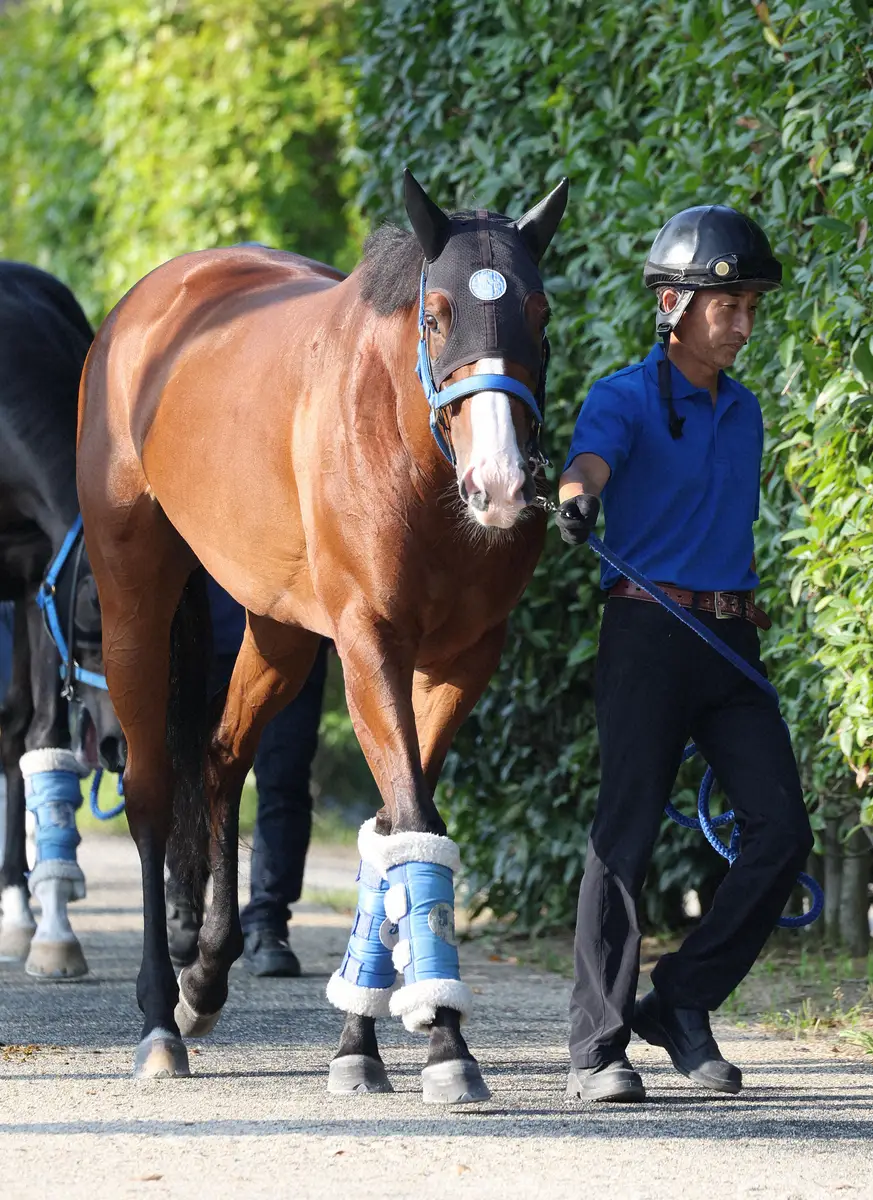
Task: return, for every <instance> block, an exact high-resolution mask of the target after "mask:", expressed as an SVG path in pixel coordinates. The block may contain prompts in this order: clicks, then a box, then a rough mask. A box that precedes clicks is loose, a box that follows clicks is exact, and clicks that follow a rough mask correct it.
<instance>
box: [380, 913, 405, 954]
mask: <svg viewBox="0 0 873 1200" xmlns="http://www.w3.org/2000/svg"><path fill="white" fill-rule="evenodd" d="M379 941H380V942H381V943H382V945H383V946H384V947H385V949H386V950H393V949H394V947H395V946H396V945H397V943H398V942H399V941H400V930H399V929H398V927H397V926H396V925H395V924H394V922H393V921H391V920H390V919H389V918H388V917H386V918H385V920H384V921H383V922H382V924H381V925H380V926H379Z"/></svg>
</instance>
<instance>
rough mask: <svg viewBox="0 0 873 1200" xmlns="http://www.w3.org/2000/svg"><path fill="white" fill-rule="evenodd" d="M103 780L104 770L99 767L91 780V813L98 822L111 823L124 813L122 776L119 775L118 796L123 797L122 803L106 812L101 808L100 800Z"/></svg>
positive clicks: (122, 798)
mask: <svg viewBox="0 0 873 1200" xmlns="http://www.w3.org/2000/svg"><path fill="white" fill-rule="evenodd" d="M102 779H103V768H102V767H98V768H97V770H96V771H95V772H94V777H93V779H92V780H91V794H90V797H89V799H90V802H91V813H92V815H93V816H95V817H96V818H97V820H98V821H111V820H112V818H113V817H117V816H118V815H119V814H120V813H123V812H124V786H123V784H122V779H121V776H120V775H119V776H118V794H119V796H121V802H120V803H119V804H116V805H115V807H114V808H107V809H105V810H104V809H102V808H101V807H100V799H99V793H100V783H101V780H102Z"/></svg>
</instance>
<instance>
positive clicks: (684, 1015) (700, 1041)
mask: <svg viewBox="0 0 873 1200" xmlns="http://www.w3.org/2000/svg"><path fill="white" fill-rule="evenodd" d="M631 1024H632V1028H633V1031H634V1033H635V1034H637V1036H638V1037H641V1038H642V1039H643V1040H644V1041H646V1042H649V1043H650V1045H652V1046H662V1047H663V1048H664V1049H665V1050H666V1051H667V1053H668V1054H669V1055H670V1059H671V1061H672V1063H673V1066H674V1067H675V1068H676V1070H677V1071H680V1072H681V1073H682V1074H683V1075H685V1076H686V1078H688V1079H692V1080H693V1081H694V1082H695V1083H699V1084H700V1085H701V1087H707V1088H712V1090H713V1091H716V1092H727V1093H729V1094H730V1095H732V1096H735V1095H736V1094H737V1092H739V1090H740V1089H741V1088H742V1086H743V1073H742V1071H741V1070H740V1068H739V1067H735V1066H734V1065H733V1063H729V1062H728V1061H727V1059H726V1058H725V1057H724V1055H723V1054H722V1052H721V1051H720V1050H719V1048H718V1045H717V1043H716V1040H715V1038H714V1037H713V1036H712V1029H711V1028H710V1025H709V1013H708V1012H707V1011H706V1010H705V1009H701V1008H673V1007H671V1005H669V1004H667V1003H665V1001H663V1000H662V999H661V998H660V997H659V995H658V993H657V992H655V991H651V992H649V994H648V995H647V996H644V997H643V998H642V1000H638V1001H637V1003H636V1007H635V1008H634V1019H633V1021H632V1023H631Z"/></svg>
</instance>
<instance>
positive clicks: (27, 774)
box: [21, 603, 88, 979]
mask: <svg viewBox="0 0 873 1200" xmlns="http://www.w3.org/2000/svg"><path fill="white" fill-rule="evenodd" d="M27 618H28V633H29V638H30V661H31V687H32V690H33V719H32V721H31V724H30V728H29V729H28V731H27V739H26V740H27V753H26V754H25V755H24V756H23V757H22V759H21V771H22V774H23V775H24V781H25V795H26V802H27V809H28V812H30V813H31V814H32V816H33V819H34V824H35V841H36V861H35V863H34V867H33V870H32V871H31V873H30V879H29V885H30V891H31V895H33V896H34V897H36V899H37V900H38V901H39V903H40V906H41V909H42V912H41V915H40V918H39V923H38V925H37V927H36V933H35V934H34V937H33V941H32V942H31V945H30V953H29V954H28V956H27V962H26V963H25V965H24V969H25V971H26V972H27V974H28V975H33V976H36V977H37V978H39V979H75V978H77V977H79V976H82V975H87V973H88V964H87V963H86V962H85V955H84V954H83V952H82V947H81V946H80V945H79V940H78V938H77V937H76V935H75V933H74V932H73V929H72V927H71V925H70V920H69V916H68V914H67V906H68V905H69V904H70V903H71V902H72V901H74V900H81V899H83V897H84V895H85V876H84V874H83V873H82V868H81V867H80V866H79V862H78V855H77V847H78V845H79V842H80V840H81V839H80V837H79V833H78V830H77V828H76V813H77V812H78V810H79V808H80V807H81V804H82V792H81V779H82V776H83V775H85V774H87V773H88V772H87V768H84V767H83V766H82V764H81V763H80V762H79V760H78V759H77V758H76V756H75V754H73V752H72V751H71V750H70V748H69V746H70V731H69V726H68V714H67V702H66V700H64V699H63V698H62V697H61V694H60V677H59V675H58V665H59V664H58V655H57V651H56V650H55V647H54V644H53V643H52V641H51V638H50V636H49V633H48V630H47V629H46V627H45V624H44V623H43V620H42V616H41V614H40V612H39V610H38V608H37V606H36V604H35V603H31V604H29V605H28V609H27Z"/></svg>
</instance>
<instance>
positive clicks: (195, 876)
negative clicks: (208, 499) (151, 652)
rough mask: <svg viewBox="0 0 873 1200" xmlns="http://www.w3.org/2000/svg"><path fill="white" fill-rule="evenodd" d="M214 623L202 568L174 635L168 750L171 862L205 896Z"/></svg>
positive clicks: (188, 589)
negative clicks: (171, 779) (171, 777)
mask: <svg viewBox="0 0 873 1200" xmlns="http://www.w3.org/2000/svg"><path fill="white" fill-rule="evenodd" d="M211 658H212V619H211V617H210V615H209V598H208V595H207V592H206V572H205V571H204V569H203V567H197V569H196V570H195V571H194V572H193V573H192V574H191V575H190V576H189V578H188V582H187V583H186V584H185V588H184V591H183V592H182V598H181V600H180V601H179V607H178V608H177V609H176V615H175V616H174V617H173V625H172V629H171V631H170V695H169V702H168V705H167V750H168V751H169V754H170V761H171V763H172V766H173V774H174V778H175V789H174V793H173V827H172V831H171V834H170V843H169V846H168V848H167V859H168V863H169V867H170V873H171V875H172V876H173V879H174V882H175V883H178V884H183V885H185V886H186V890H187V889H188V888H192V889H193V891H194V894H195V895H197V893H199V892H201V891H202V888H203V886H205V882H206V875H207V854H208V846H209V830H210V814H209V808H208V805H207V801H206V788H205V774H206V768H207V754H208V747H209V740H210V736H211V733H212V717H213V713H212V710H211V705H210V703H209V666H210V661H211Z"/></svg>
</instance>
